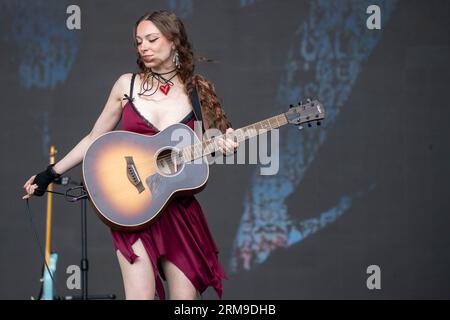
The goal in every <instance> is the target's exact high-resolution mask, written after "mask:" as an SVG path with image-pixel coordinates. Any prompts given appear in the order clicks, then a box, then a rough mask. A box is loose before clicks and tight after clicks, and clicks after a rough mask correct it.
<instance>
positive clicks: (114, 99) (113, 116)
mask: <svg viewBox="0 0 450 320" xmlns="http://www.w3.org/2000/svg"><path fill="white" fill-rule="evenodd" d="M130 80H131V74H129V73H128V74H124V75H122V76H120V77H119V79H117V81H116V83H115V84H114V86H113V88H112V89H111V93H110V95H109V98H108V101H107V102H106V105H105V107H104V108H103V111H102V113H101V114H100V116H99V117H98V119H97V121H96V122H95V125H94V127H93V128H92V130H91V132H89V134H88V135H86V136H85V137H84V138H83V139H81V141H80V142H79V143H78V144H77V145H76V146H75V147H74V148H73V149H72V150H71V151H70V152H69V153H68V154H67V155H66V156H65V157H64V158H62V159H61V160H60V161H58V162H57V163H56V164H55V166H54V167H53V169H54V170H55V171H56V172H57V173H59V174H62V173H64V172H66V171H68V170H70V169H71V168H73V167H75V166H77V165H78V164H80V163H81V161H83V157H84V154H85V153H86V151H87V149H88V147H89V146H90V145H91V143H92V142H93V141H94V140H95V139H96V138H97V137H98V136H100V135H102V134H103V133H106V132H109V131H111V130H113V129H114V128H115V127H116V125H117V123H118V122H119V120H120V117H121V114H122V95H123V93H124V92H127V88H128V86H129V84H130ZM35 177H36V175H34V176H32V177H30V178H29V179H28V180H27V182H25V185H24V186H23V187H24V189H25V190H26V192H27V194H26V195H25V196H24V197H23V199H27V198H29V197H31V196H32V195H33V194H34V191H35V189H36V188H37V187H38V186H37V185H36V184H33V183H34V178H35Z"/></svg>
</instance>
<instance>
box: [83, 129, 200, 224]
mask: <svg viewBox="0 0 450 320" xmlns="http://www.w3.org/2000/svg"><path fill="white" fill-rule="evenodd" d="M198 142H200V141H199V139H198V137H197V136H196V134H195V133H194V131H193V130H192V129H191V128H190V127H188V126H186V125H184V124H182V123H177V124H174V125H172V126H170V127H168V128H167V129H165V130H163V131H161V132H160V133H158V134H156V135H153V136H147V135H142V134H138V133H133V132H129V131H112V132H108V133H106V134H104V135H102V136H100V137H98V138H97V139H96V140H95V141H94V142H93V143H92V144H91V146H90V147H89V149H88V150H87V152H86V154H85V156H84V160H83V178H84V183H85V186H86V190H87V192H88V193H89V196H90V199H91V203H92V205H93V206H94V208H95V209H96V210H95V211H96V212H97V214H99V217H100V218H101V219H102V220H103V221H104V222H105V223H106V224H108V225H109V226H111V227H112V228H114V229H119V230H139V229H142V228H145V227H146V226H147V225H149V224H150V223H152V222H153V221H154V219H155V218H156V217H157V216H158V215H159V214H160V213H161V211H163V209H164V207H165V206H166V205H167V204H168V202H169V200H170V199H171V198H172V197H174V196H176V195H177V194H180V193H195V192H198V191H200V190H201V189H203V187H204V186H205V185H206V182H207V180H208V176H209V167H208V164H207V162H206V161H205V160H204V159H203V158H201V159H197V160H195V161H192V162H189V163H183V164H182V165H173V163H172V164H170V162H168V163H166V162H165V159H168V158H172V157H173V154H172V151H174V150H175V151H177V150H179V149H181V148H183V147H188V146H190V145H192V144H194V143H198Z"/></svg>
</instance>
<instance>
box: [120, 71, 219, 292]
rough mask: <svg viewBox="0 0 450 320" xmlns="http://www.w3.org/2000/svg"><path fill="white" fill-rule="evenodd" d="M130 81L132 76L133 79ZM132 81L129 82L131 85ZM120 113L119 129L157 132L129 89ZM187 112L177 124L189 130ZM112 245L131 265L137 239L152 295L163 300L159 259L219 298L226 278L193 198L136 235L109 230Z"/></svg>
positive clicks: (178, 201) (173, 204)
mask: <svg viewBox="0 0 450 320" xmlns="http://www.w3.org/2000/svg"><path fill="white" fill-rule="evenodd" d="M133 80H134V77H133ZM133 80H132V83H133V82H134V81H133ZM126 97H127V99H128V102H127V103H126V105H125V106H124V108H123V112H122V127H121V129H122V130H127V131H132V132H136V133H140V134H146V135H150V136H151V135H154V134H156V133H158V132H159V130H158V129H157V128H156V127H155V126H153V125H152V124H151V123H150V122H149V121H148V120H146V119H145V118H144V117H143V116H142V115H141V114H140V113H139V111H138V110H137V109H136V108H135V106H134V104H133V97H132V89H131V90H130V96H129V97H128V96H126ZM194 120H195V116H194V113H193V112H191V113H190V114H188V115H187V116H186V117H185V118H184V119H183V120H182V121H181V122H182V123H184V124H186V125H188V126H189V127H191V128H192V129H193V127H194ZM111 233H112V236H113V240H114V245H115V247H116V249H117V250H119V251H120V252H121V253H122V254H123V255H124V257H125V258H126V259H127V260H128V261H129V262H130V263H133V262H134V261H135V260H136V259H138V258H139V257H138V256H137V255H136V254H135V253H134V252H133V249H132V245H133V244H134V243H135V242H136V241H137V240H138V239H141V241H142V244H143V245H144V247H145V249H146V251H147V254H148V256H149V258H150V261H151V263H152V265H153V270H154V273H155V283H156V293H157V295H158V296H159V299H161V300H163V299H165V293H164V286H163V284H162V281H161V278H160V276H161V277H162V278H163V279H164V280H166V278H165V275H164V272H163V270H162V268H161V264H160V261H159V258H160V257H161V256H164V257H165V258H166V259H167V260H169V261H170V262H172V263H173V264H175V265H176V266H177V267H178V268H179V269H180V270H181V271H182V272H183V273H184V274H185V275H186V277H187V278H188V279H189V280H190V281H191V283H192V284H193V285H194V287H195V288H196V289H197V290H198V292H199V293H200V294H201V293H203V292H204V291H205V289H206V288H207V287H209V286H212V287H214V289H215V291H216V292H217V295H218V296H219V298H222V279H227V276H226V274H225V271H224V269H223V267H222V266H221V264H220V263H219V260H218V253H219V251H218V249H217V247H216V244H215V242H214V240H213V238H212V236H211V233H210V231H209V227H208V223H207V221H206V219H205V216H204V214H203V211H202V209H201V207H200V205H199V203H198V201H197V200H196V199H195V198H194V196H193V195H189V196H182V197H176V198H173V199H172V200H171V201H170V202H169V204H168V205H167V207H166V208H165V209H164V211H163V212H162V213H161V215H159V216H158V218H156V221H155V222H154V223H152V224H151V225H150V226H149V227H148V228H146V229H144V230H142V231H138V232H124V231H117V230H113V229H111Z"/></svg>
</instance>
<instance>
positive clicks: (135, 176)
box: [125, 157, 145, 193]
mask: <svg viewBox="0 0 450 320" xmlns="http://www.w3.org/2000/svg"><path fill="white" fill-rule="evenodd" d="M125 161H126V163H127V178H128V180H129V181H130V182H131V184H132V185H133V186H135V187H136V189H137V191H138V192H139V193H141V192H143V191H144V190H145V188H144V185H143V183H142V180H141V178H140V177H139V173H138V171H137V168H136V165H135V164H134V160H133V157H125Z"/></svg>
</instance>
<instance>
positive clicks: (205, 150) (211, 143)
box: [177, 113, 288, 162]
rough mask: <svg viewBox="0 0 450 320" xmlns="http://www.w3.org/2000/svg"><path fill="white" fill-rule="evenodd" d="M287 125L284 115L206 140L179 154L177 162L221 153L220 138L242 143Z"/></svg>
mask: <svg viewBox="0 0 450 320" xmlns="http://www.w3.org/2000/svg"><path fill="white" fill-rule="evenodd" d="M287 123H288V121H287V119H286V116H285V114H284V113H282V114H279V115H277V116H274V117H271V118H268V119H266V120H262V121H259V122H256V123H254V124H251V125H248V126H246V127H242V128H240V129H237V130H234V131H233V133H231V134H222V135H219V136H216V137H213V138H211V139H207V140H204V141H202V142H199V143H196V144H193V145H191V146H189V147H185V148H183V149H181V150H180V153H179V160H178V161H177V162H191V161H194V160H195V159H198V158H202V157H204V156H207V155H209V154H211V153H213V152H216V151H219V150H220V147H219V145H218V142H217V140H218V139H219V138H223V139H226V138H228V137H229V138H231V139H234V140H235V141H236V142H238V143H240V142H242V141H245V140H247V139H250V138H253V137H255V136H257V135H260V134H263V133H266V132H268V131H270V130H272V129H276V128H279V127H281V126H283V125H285V124H287Z"/></svg>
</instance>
